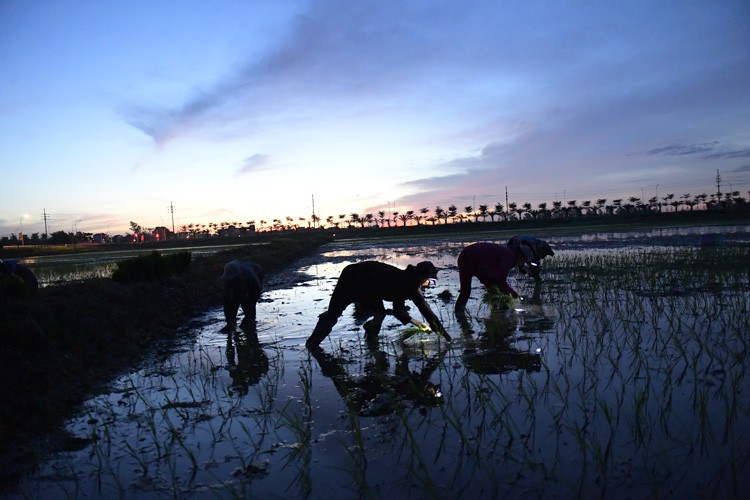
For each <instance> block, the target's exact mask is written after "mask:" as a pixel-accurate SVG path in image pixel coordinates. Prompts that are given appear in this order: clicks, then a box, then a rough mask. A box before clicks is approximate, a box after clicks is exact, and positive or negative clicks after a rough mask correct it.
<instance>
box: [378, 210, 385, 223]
mask: <svg viewBox="0 0 750 500" xmlns="http://www.w3.org/2000/svg"><path fill="white" fill-rule="evenodd" d="M378 221H379V222H380V225H381V226H382V225H383V223H384V222H385V210H378Z"/></svg>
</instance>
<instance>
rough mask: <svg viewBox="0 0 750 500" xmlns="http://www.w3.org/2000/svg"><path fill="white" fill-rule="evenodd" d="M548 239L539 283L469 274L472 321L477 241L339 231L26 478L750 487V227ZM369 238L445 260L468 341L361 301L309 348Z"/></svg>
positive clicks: (236, 492) (154, 487)
mask: <svg viewBox="0 0 750 500" xmlns="http://www.w3.org/2000/svg"><path fill="white" fill-rule="evenodd" d="M745 232H746V231H745ZM542 237H544V236H542ZM484 239H485V240H486V238H484ZM613 239H614V240H616V241H617V243H616V244H612V241H613ZM472 241H476V240H472ZM548 241H549V242H550V243H551V244H552V246H553V248H555V251H556V255H555V256H554V257H552V258H549V259H546V260H545V261H544V263H543V271H542V277H543V281H542V283H541V284H538V285H537V284H535V282H534V281H533V280H532V279H530V278H527V277H525V276H522V275H520V274H518V273H517V272H516V271H512V272H511V274H510V281H511V283H512V285H513V286H514V288H515V289H516V290H517V291H518V292H519V293H520V294H521V295H522V296H523V300H518V301H513V302H512V303H508V304H506V306H509V307H498V304H497V301H496V300H493V297H492V296H486V295H485V292H484V290H483V289H482V287H481V285H480V284H479V283H478V282H477V281H476V280H475V281H474V289H473V290H472V298H471V300H470V301H469V303H468V306H467V313H468V318H467V319H466V320H465V321H458V320H457V319H456V318H455V317H454V315H453V302H454V300H455V297H456V296H457V294H458V273H457V270H456V268H455V261H456V257H457V255H458V253H459V252H460V250H461V249H462V248H463V247H464V246H465V245H466V244H467V241H448V240H434V241H419V242H406V243H405V242H392V243H388V244H384V243H380V244H378V243H376V242H363V241H359V242H355V243H346V242H341V243H334V244H330V245H327V246H325V247H323V248H322V250H321V253H320V255H318V256H315V257H311V258H310V259H307V260H305V261H303V262H301V263H300V266H301V267H300V271H301V272H302V274H301V275H299V281H298V282H296V283H294V286H291V287H286V288H277V289H273V290H272V291H269V292H266V293H264V295H263V298H262V299H261V302H260V303H259V305H258V324H257V330H256V331H250V330H246V331H242V330H239V329H238V330H237V331H233V332H229V333H227V332H224V331H222V327H223V326H224V321H223V315H222V312H221V311H220V310H212V311H209V312H208V313H207V314H205V315H204V316H202V317H200V318H196V319H195V321H194V322H193V323H191V324H190V325H186V326H185V329H184V332H183V335H182V336H181V338H182V341H180V342H178V343H169V344H165V345H164V346H163V348H162V349H161V350H160V355H158V356H156V357H154V358H153V359H149V360H147V361H146V362H145V363H144V364H143V366H141V367H139V368H138V369H137V370H135V371H133V372H132V373H129V374H127V375H125V376H123V377H121V378H120V379H118V380H117V381H116V382H115V384H114V385H113V387H112V391H111V392H109V393H108V394H105V395H101V396H98V397H95V398H92V399H91V400H89V401H88V402H87V403H86V405H85V409H84V411H83V412H82V413H81V414H80V415H78V416H77V417H75V418H73V419H71V420H70V421H69V423H68V425H67V431H68V432H69V434H70V437H69V439H68V440H67V441H66V444H67V449H65V450H60V451H59V452H58V453H57V454H55V456H54V457H52V459H50V460H49V461H48V462H46V463H45V464H43V465H42V466H41V467H40V468H39V470H38V471H37V472H36V473H35V474H33V475H32V476H30V477H28V478H27V479H25V480H24V481H23V483H22V484H21V489H20V491H19V493H18V494H17V495H18V496H19V497H31V498H51V497H59V498H65V497H99V498H111V497H114V496H125V497H137V498H163V497H166V496H171V497H179V498H190V497H196V498H197V497H201V498H203V497H208V498H212V497H215V498H255V497H260V498H290V497H292V498H323V497H325V498H359V497H362V498H384V497H386V498H387V497H391V498H407V497H411V498H476V497H477V495H482V496H483V497H511V498H516V497H520V496H524V497H535V498H624V497H628V498H644V497H666V496H674V497H678V498H679V497H691V498H696V497H701V498H717V497H718V498H740V497H743V496H744V495H745V492H747V491H748V489H749V488H750V464H749V463H748V462H749V460H750V437H748V436H749V435H750V378H749V377H750V358H748V348H749V347H750V316H749V311H748V302H749V301H748V298H749V297H750V245H748V243H747V241H739V242H731V244H719V245H715V246H707V247H701V246H699V245H696V244H685V242H684V241H681V243H680V244H677V245H660V246H654V245H649V244H648V241H647V240H646V241H644V240H643V239H639V240H638V243H637V244H634V243H633V242H632V241H629V240H623V239H617V238H610V239H607V241H606V242H601V241H599V242H597V241H587V242H586V243H585V244H575V243H573V241H574V240H573V238H572V237H570V236H565V237H562V236H561V237H559V238H555V237H554V236H550V237H549V238H548ZM605 243H606V244H605ZM365 259H377V260H382V261H384V262H388V263H391V264H394V265H396V266H399V267H402V268H403V267H405V266H406V265H408V264H416V263H417V262H419V261H422V260H431V261H432V262H433V263H434V264H435V265H436V266H437V267H438V268H439V269H440V273H439V274H438V284H437V286H436V287H434V288H431V289H428V291H427V293H426V295H427V297H428V302H429V303H430V304H431V306H432V308H433V310H434V311H435V312H436V313H437V314H438V316H439V317H440V318H441V321H442V322H443V324H444V325H445V326H446V328H447V330H448V333H449V334H450V335H451V337H453V339H454V340H453V342H451V343H446V342H445V341H444V340H442V339H439V338H438V337H437V336H436V335H433V334H430V333H424V332H413V331H410V330H409V327H408V326H403V325H401V323H399V322H398V321H397V320H395V319H394V318H391V317H389V318H388V319H386V321H385V322H384V324H383V329H382V331H381V334H380V339H379V344H378V345H377V347H374V348H369V347H368V346H367V345H366V342H365V340H364V330H363V328H362V324H363V323H364V321H365V319H366V318H363V317H362V316H361V315H360V314H359V311H358V310H357V309H356V308H355V307H350V308H349V309H347V311H346V312H345V314H344V316H342V318H341V319H340V320H339V322H338V324H337V325H336V326H335V327H334V330H333V332H332V333H331V335H330V336H329V337H328V338H327V339H326V340H325V341H324V342H323V344H321V349H320V350H313V351H309V350H307V349H305V347H304V342H305V340H306V338H307V336H308V335H309V334H310V333H311V332H312V329H313V327H314V326H315V323H316V321H317V315H318V314H319V313H321V312H323V311H324V310H325V308H326V305H327V302H328V298H329V297H330V294H331V292H332V290H333V287H334V285H335V283H336V278H337V277H338V275H339V273H340V271H341V269H343V267H344V266H346V265H347V264H349V263H351V262H355V261H360V260H365ZM363 286H366V284H363ZM412 312H413V314H415V315H416V316H418V315H419V313H418V312H417V311H416V309H415V308H413V310H412ZM406 333H412V334H413V335H411V336H410V337H409V338H408V340H406V341H401V340H400V339H401V338H402V336H403V335H404V334H406Z"/></svg>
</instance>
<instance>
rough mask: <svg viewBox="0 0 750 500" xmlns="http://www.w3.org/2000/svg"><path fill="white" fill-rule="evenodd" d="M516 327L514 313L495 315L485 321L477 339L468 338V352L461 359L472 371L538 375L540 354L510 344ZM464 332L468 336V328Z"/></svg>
mask: <svg viewBox="0 0 750 500" xmlns="http://www.w3.org/2000/svg"><path fill="white" fill-rule="evenodd" d="M515 327H516V318H515V312H511V311H494V312H492V314H491V315H490V317H488V318H486V319H485V320H484V331H483V332H481V333H480V334H479V337H478V338H476V339H475V338H474V337H473V336H472V335H471V334H468V335H465V336H464V338H465V341H466V346H467V347H466V348H465V349H464V352H463V355H462V356H461V359H462V360H463V362H464V366H466V368H467V369H469V370H470V371H473V372H475V373H480V374H484V375H497V374H501V373H507V372H511V371H515V370H526V371H527V372H538V371H540V370H541V368H542V361H541V356H540V353H539V351H537V352H534V353H530V352H527V351H521V350H520V349H518V348H516V347H514V346H513V345H512V342H511V338H512V335H513V333H514V331H515ZM464 331H466V332H468V331H469V330H467V329H466V328H464Z"/></svg>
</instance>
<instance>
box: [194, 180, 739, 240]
mask: <svg viewBox="0 0 750 500" xmlns="http://www.w3.org/2000/svg"><path fill="white" fill-rule="evenodd" d="M748 195H749V196H748V199H749V200H750V191H748ZM745 203H747V200H745V199H744V198H743V197H742V196H740V192H739V191H732V192H730V193H724V194H723V195H722V194H721V193H718V194H710V195H709V194H706V193H702V194H699V195H696V196H692V195H690V194H683V195H682V196H679V197H677V196H675V195H674V194H667V195H666V196H664V197H662V198H658V197H656V196H654V197H653V198H650V199H649V200H647V201H646V202H644V201H642V200H641V199H640V198H638V197H634V196H632V197H630V198H627V199H624V198H617V199H613V200H612V201H611V202H610V203H608V200H607V199H606V198H599V199H597V200H596V201H590V200H587V201H583V202H581V203H580V205H579V204H578V201H577V200H569V201H567V202H562V201H554V202H552V203H551V205H550V204H548V203H539V204H538V205H537V206H536V208H534V207H532V204H531V203H523V204H520V205H519V204H517V203H508V205H507V206H505V205H503V204H502V203H496V204H495V205H494V206H493V207H490V206H489V205H486V204H484V205H479V206H478V207H474V206H466V207H464V208H463V211H461V210H459V208H458V207H457V206H456V205H454V204H451V205H450V206H448V208H447V209H443V208H442V207H440V206H436V207H435V208H434V209H433V210H430V209H429V208H427V207H423V208H420V209H419V210H406V211H404V212H387V211H385V210H380V211H378V212H377V213H376V214H373V213H369V214H364V215H360V214H359V213H350V214H339V215H338V217H335V216H333V215H331V216H328V217H326V219H325V222H323V221H322V219H321V218H320V217H318V216H317V215H314V214H313V215H312V216H311V217H310V218H309V219H306V218H305V217H298V218H297V219H295V218H293V217H289V216H287V217H285V218H284V219H273V220H272V221H270V223H269V221H265V220H260V221H259V224H258V227H257V229H258V230H259V231H283V230H294V229H299V228H314V227H326V228H347V227H362V228H364V227H392V226H398V225H400V226H408V225H422V224H432V225H435V224H454V223H464V222H479V221H480V220H481V221H482V222H486V221H487V219H490V221H492V222H495V221H501V222H502V221H514V220H515V221H518V220H545V219H557V218H572V217H589V216H600V215H620V214H637V213H644V214H645V213H661V212H667V211H674V212H676V211H680V210H690V211H692V210H712V209H720V208H728V207H730V206H734V205H742V204H745ZM245 224H246V225H247V226H246V227H247V228H249V227H255V226H256V221H254V220H250V221H247V222H246V223H245ZM228 228H243V223H238V222H221V223H209V224H200V225H199V224H189V225H185V226H182V227H181V228H180V230H181V231H182V232H183V233H192V234H193V235H197V234H204V235H207V234H220V231H223V230H225V229H228Z"/></svg>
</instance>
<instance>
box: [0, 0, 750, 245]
mask: <svg viewBox="0 0 750 500" xmlns="http://www.w3.org/2000/svg"><path fill="white" fill-rule="evenodd" d="M0 170H1V172H2V186H3V192H2V194H1V195H0V199H1V200H2V201H0V236H9V235H10V234H11V233H17V232H18V230H19V229H20V228H21V225H23V230H24V232H25V233H27V234H31V233H34V232H38V233H43V232H44V224H43V221H42V212H43V210H46V212H47V213H48V214H49V221H48V229H49V232H50V233H52V232H55V231H60V230H63V231H66V232H67V231H72V230H73V229H74V228H75V229H76V230H79V231H85V232H94V233H95V232H110V233H111V234H113V235H114V234H124V233H125V232H126V231H128V230H129V222H130V221H135V222H137V223H139V224H140V225H142V226H144V227H154V226H160V225H164V226H167V227H169V228H170V229H171V225H172V220H171V214H170V213H169V206H170V203H173V204H174V222H175V228H176V229H179V227H180V226H181V225H183V224H189V223H207V222H217V223H220V222H232V221H237V222H243V223H244V222H247V221H250V220H254V221H256V223H259V221H260V220H266V221H269V222H270V221H272V220H273V219H282V220H283V219H285V218H286V217H287V216H290V217H293V218H294V219H295V221H297V219H298V218H299V217H305V218H306V219H308V220H309V219H310V215H311V214H312V197H313V196H314V199H315V213H316V215H318V216H319V217H321V219H322V220H325V219H326V217H328V216H334V217H335V219H336V220H338V215H339V214H347V215H348V214H350V213H352V212H356V213H359V214H360V215H364V214H367V213H373V214H377V211H378V210H386V211H389V210H395V211H399V212H402V213H403V212H404V211H406V210H409V209H411V210H415V211H418V210H419V209H420V208H422V207H427V208H429V209H430V211H431V212H432V211H433V210H434V208H435V206H437V205H440V206H441V207H442V208H444V209H447V207H448V206H449V205H451V204H455V205H456V206H457V207H459V210H461V211H463V208H464V207H465V206H467V205H476V206H478V205H480V204H488V205H490V206H491V207H493V206H494V205H495V204H496V203H498V202H500V203H503V204H505V190H506V186H507V189H508V193H509V201H511V202H516V203H518V204H519V205H520V204H522V203H525V202H530V203H532V205H533V206H534V207H536V206H537V205H538V204H539V203H541V202H547V203H548V204H551V203H552V202H554V201H555V200H556V199H557V200H561V201H562V200H565V202H567V201H570V200H577V201H578V203H579V204H580V203H581V202H583V201H585V200H591V201H595V200H596V199H598V198H607V199H608V200H609V201H611V200H612V199H615V198H626V199H627V197H630V196H635V197H639V198H640V197H642V196H643V198H644V201H646V200H648V199H649V198H651V197H653V196H656V195H658V196H659V197H660V198H661V197H663V196H666V195H667V194H669V193H673V194H675V195H676V197H680V196H682V195H683V194H692V195H697V194H700V193H715V192H716V182H715V181H716V172H717V170H719V172H720V174H721V179H722V191H725V192H726V191H728V190H730V189H731V190H734V191H740V192H741V194H742V196H744V197H745V198H747V197H748V191H749V190H750V2H748V1H746V0H737V1H731V0H730V1H699V2H694V1H675V2H662V1H653V0H648V1H621V2H611V1H580V2H570V1H554V2H553V1H499V0H495V1H484V2H473V1H471V2H438V1H434V0H429V1H416V0H414V1H412V0H402V1H352V0H343V1H325V0H323V1H215V2H214V1H195V2H191V1H186V0H180V1H156V2H154V1H148V2H140V1H120V2H98V1H88V0H81V1H60V0H56V1H53V2H42V1H36V2H35V1H28V0H2V1H1V2H0ZM25 216H28V217H25Z"/></svg>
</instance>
